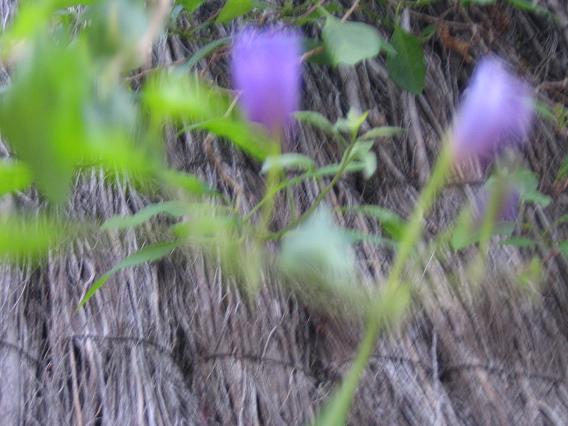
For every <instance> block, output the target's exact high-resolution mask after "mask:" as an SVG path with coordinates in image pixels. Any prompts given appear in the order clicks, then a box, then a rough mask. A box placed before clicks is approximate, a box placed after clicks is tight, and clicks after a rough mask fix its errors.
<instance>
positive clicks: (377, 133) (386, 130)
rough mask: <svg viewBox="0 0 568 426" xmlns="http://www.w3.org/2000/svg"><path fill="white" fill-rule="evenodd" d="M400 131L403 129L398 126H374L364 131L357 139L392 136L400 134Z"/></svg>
mask: <svg viewBox="0 0 568 426" xmlns="http://www.w3.org/2000/svg"><path fill="white" fill-rule="evenodd" d="M402 131H403V130H402V129H401V128H400V127H389V126H383V127H374V128H372V129H371V130H369V131H368V132H365V133H364V134H363V135H362V136H359V139H360V140H363V141H365V140H373V139H378V138H391V137H393V136H396V135H399V134H401V133H402Z"/></svg>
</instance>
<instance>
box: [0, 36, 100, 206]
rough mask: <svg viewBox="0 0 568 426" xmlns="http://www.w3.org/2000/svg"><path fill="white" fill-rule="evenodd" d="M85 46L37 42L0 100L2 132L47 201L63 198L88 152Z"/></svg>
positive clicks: (88, 82)
mask: <svg viewBox="0 0 568 426" xmlns="http://www.w3.org/2000/svg"><path fill="white" fill-rule="evenodd" d="M86 51H87V49H86V48H85V46H84V44H82V43H81V42H80V41H77V42H76V43H74V44H73V45H71V46H68V47H66V46H63V45H54V44H48V43H44V42H39V43H38V44H37V45H36V46H35V50H34V54H32V55H31V57H30V59H29V60H28V61H24V63H22V64H20V66H19V67H18V68H17V69H16V72H15V75H14V82H13V84H12V85H11V86H10V87H9V89H8V90H7V91H6V92H5V93H4V96H3V97H2V99H1V101H0V131H1V132H2V134H3V136H4V137H5V138H6V139H7V141H8V143H9V145H10V146H11V147H12V148H13V149H14V151H15V152H16V154H17V156H18V158H19V159H20V160H22V162H24V163H25V164H26V165H27V166H28V167H29V169H30V170H31V172H32V175H33V181H34V183H35V184H36V186H37V187H38V189H39V190H40V192H41V193H42V194H43V195H45V196H46V197H47V198H48V199H49V200H50V201H52V202H55V203H58V202H62V201H64V200H65V199H66V198H67V194H68V193H69V183H70V179H71V176H72V173H73V168H74V166H75V165H76V164H77V163H78V162H79V161H81V160H82V159H83V158H82V157H83V156H84V155H85V153H86V139H87V138H86V130H85V116H84V112H85V105H86V102H87V97H88V96H89V92H90V88H91V84H92V76H91V70H92V67H91V66H90V64H89V60H88V58H87V57H86Z"/></svg>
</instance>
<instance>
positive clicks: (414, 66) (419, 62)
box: [387, 27, 426, 95]
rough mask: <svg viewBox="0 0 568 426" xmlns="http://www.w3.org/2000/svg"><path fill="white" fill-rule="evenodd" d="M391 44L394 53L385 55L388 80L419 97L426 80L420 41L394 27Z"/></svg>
mask: <svg viewBox="0 0 568 426" xmlns="http://www.w3.org/2000/svg"><path fill="white" fill-rule="evenodd" d="M391 43H392V45H393V47H394V49H395V51H396V53H395V52H391V53H389V54H388V55H387V70H388V72H389V76H390V78H391V79H392V80H393V81H394V82H395V83H397V84H398V85H399V86H400V87H402V88H403V89H406V90H408V91H409V92H411V93H414V94H415V95H419V94H420V93H421V92H422V90H423V89H424V85H425V78H426V63H425V61H424V52H423V50H422V45H421V43H420V40H419V39H418V38H417V37H415V36H413V35H412V34H410V33H407V32H406V31H404V30H403V29H402V28H400V27H396V29H395V30H394V34H393V36H392V39H391Z"/></svg>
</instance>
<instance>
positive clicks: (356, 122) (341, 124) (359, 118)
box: [335, 108, 369, 137]
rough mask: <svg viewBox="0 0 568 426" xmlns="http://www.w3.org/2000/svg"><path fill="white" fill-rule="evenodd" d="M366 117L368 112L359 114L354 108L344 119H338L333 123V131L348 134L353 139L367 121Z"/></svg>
mask: <svg viewBox="0 0 568 426" xmlns="http://www.w3.org/2000/svg"><path fill="white" fill-rule="evenodd" d="M367 115H369V112H368V111H366V112H364V113H363V114H361V113H360V112H359V111H357V110H356V109H355V108H351V109H349V112H348V113H347V117H346V118H340V119H339V120H337V121H336V122H335V129H336V130H338V131H340V132H346V133H350V134H351V136H352V137H355V135H357V133H358V132H359V128H360V127H361V126H362V125H363V123H364V122H365V120H366V119H367Z"/></svg>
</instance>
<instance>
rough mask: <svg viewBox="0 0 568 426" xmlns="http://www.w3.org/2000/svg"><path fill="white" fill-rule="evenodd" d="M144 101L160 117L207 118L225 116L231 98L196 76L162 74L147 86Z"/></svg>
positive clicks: (177, 73) (197, 119)
mask: <svg viewBox="0 0 568 426" xmlns="http://www.w3.org/2000/svg"><path fill="white" fill-rule="evenodd" d="M142 96H143V100H144V103H145V105H146V106H147V107H148V109H149V110H150V111H151V112H152V113H153V114H154V115H155V116H156V117H159V118H170V117H172V118H177V119H182V120H195V121H204V120H209V119H212V118H215V117H220V116H223V115H224V114H225V113H226V112H227V111H228V110H229V106H230V105H231V100H230V99H229V98H228V97H227V96H224V95H223V94H222V93H220V92H218V91H217V90H215V89H214V88H212V87H209V86H208V85H207V84H205V83H202V82H200V81H199V80H198V79H197V78H195V77H190V76H188V75H184V74H182V73H180V72H175V73H162V74H160V75H157V76H156V77H155V78H152V79H151V80H150V82H149V83H148V84H147V85H146V87H145V88H144V93H143V95H142Z"/></svg>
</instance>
